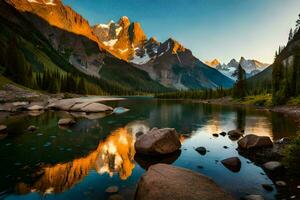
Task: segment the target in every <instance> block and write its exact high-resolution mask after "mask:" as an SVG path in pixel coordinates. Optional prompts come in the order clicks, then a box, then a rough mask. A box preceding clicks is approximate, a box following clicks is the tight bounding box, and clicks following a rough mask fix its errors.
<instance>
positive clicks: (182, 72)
mask: <svg viewBox="0 0 300 200" xmlns="http://www.w3.org/2000/svg"><path fill="white" fill-rule="evenodd" d="M0 76H5V77H6V78H9V79H10V80H12V81H13V82H15V83H18V84H20V85H23V86H26V87H30V88H32V89H37V90H45V91H48V92H52V93H56V92H72V93H80V94H101V95H133V94H145V93H161V92H171V91H176V90H189V89H206V88H209V89H216V88H220V87H223V88H230V87H232V85H233V84H234V82H233V81H232V80H231V79H230V78H228V77H226V76H224V75H223V74H221V73H220V72H219V71H217V70H216V69H213V68H210V67H209V66H207V65H206V64H204V63H203V62H201V61H200V60H198V59H197V58H195V57H194V56H193V54H192V52H191V51H190V50H188V49H186V48H184V47H183V46H182V45H181V44H179V43H178V42H177V41H175V40H173V39H168V40H167V41H165V42H164V43H160V42H158V41H156V40H155V38H150V39H148V38H147V36H146V35H145V34H144V32H143V30H142V28H141V25H140V24H139V23H137V22H134V23H131V22H130V21H129V19H128V18H127V17H122V18H121V19H120V21H119V22H118V23H114V22H110V23H109V24H108V25H96V26H93V27H92V26H90V25H89V23H88V21H87V20H86V19H84V18H83V17H82V16H81V15H79V14H78V13H76V12H75V11H74V10H73V9H72V8H70V7H68V6H65V5H63V3H62V2H61V0H55V1H53V3H51V4H47V3H45V2H44V1H43V0H35V1H28V0H3V1H0Z"/></svg>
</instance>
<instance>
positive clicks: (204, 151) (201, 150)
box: [195, 147, 207, 156]
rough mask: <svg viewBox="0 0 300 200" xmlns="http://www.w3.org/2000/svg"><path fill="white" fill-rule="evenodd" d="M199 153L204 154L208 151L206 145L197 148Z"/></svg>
mask: <svg viewBox="0 0 300 200" xmlns="http://www.w3.org/2000/svg"><path fill="white" fill-rule="evenodd" d="M195 150H196V151H197V152H198V153H199V154H201V155H202V156H204V155H205V154H206V152H207V150H206V148H205V147H198V148H196V149H195Z"/></svg>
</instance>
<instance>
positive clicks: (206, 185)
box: [135, 164, 233, 200]
mask: <svg viewBox="0 0 300 200" xmlns="http://www.w3.org/2000/svg"><path fill="white" fill-rule="evenodd" d="M135 199H136V200H154V199H155V200H166V199H170V200H171V199H172V200H218V199H222V200H233V197H232V196H231V195H229V194H227V193H226V192H225V191H224V190H223V189H222V188H220V187H219V186H218V185H217V184H216V183H215V182H214V181H213V180H211V179H210V178H208V177H206V176H203V175H201V174H199V173H196V172H193V171H191V170H188V169H183V168H179V167H174V166H172V165H166V164H156V165H153V166H151V167H150V168H149V169H148V171H147V172H146V173H145V174H144V175H143V176H142V177H141V179H140V181H139V183H138V187H137V191H136V196H135Z"/></svg>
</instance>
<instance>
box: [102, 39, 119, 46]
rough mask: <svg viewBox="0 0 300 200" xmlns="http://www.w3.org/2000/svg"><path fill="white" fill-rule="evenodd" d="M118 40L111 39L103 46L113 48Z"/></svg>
mask: <svg viewBox="0 0 300 200" xmlns="http://www.w3.org/2000/svg"><path fill="white" fill-rule="evenodd" d="M117 41H118V39H113V40H109V41H106V42H103V44H104V45H105V46H108V47H113V46H115V44H116V43H117Z"/></svg>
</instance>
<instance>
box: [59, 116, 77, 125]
mask: <svg viewBox="0 0 300 200" xmlns="http://www.w3.org/2000/svg"><path fill="white" fill-rule="evenodd" d="M75 123H76V121H75V120H74V119H72V118H64V119H60V120H59V121H58V125H60V126H68V125H72V124H75Z"/></svg>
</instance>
